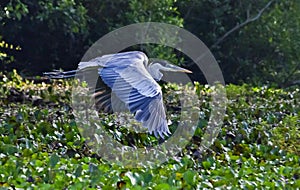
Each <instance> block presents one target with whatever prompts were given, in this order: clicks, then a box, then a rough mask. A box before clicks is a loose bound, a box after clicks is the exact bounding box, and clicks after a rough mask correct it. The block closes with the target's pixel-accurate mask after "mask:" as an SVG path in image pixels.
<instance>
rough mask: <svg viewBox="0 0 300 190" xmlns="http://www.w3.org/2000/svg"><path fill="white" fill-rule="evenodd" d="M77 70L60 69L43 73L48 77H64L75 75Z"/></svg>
mask: <svg viewBox="0 0 300 190" xmlns="http://www.w3.org/2000/svg"><path fill="white" fill-rule="evenodd" d="M77 71H78V70H72V71H60V70H54V71H52V72H45V73H43V74H44V75H45V76H46V77H49V78H51V79H65V78H72V77H75V75H76V72H77Z"/></svg>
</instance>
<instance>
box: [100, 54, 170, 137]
mask: <svg viewBox="0 0 300 190" xmlns="http://www.w3.org/2000/svg"><path fill="white" fill-rule="evenodd" d="M144 61H148V59H147V57H146V55H145V54H144V53H142V52H126V53H119V54H115V55H114V56H111V57H110V59H109V60H107V62H106V63H105V64H104V65H103V67H102V68H99V70H98V71H99V75H100V77H101V79H102V80H103V82H104V83H105V84H106V85H107V86H108V87H110V88H111V90H112V93H114V94H115V95H116V97H117V99H119V100H121V101H122V102H123V103H124V104H125V106H126V107H127V108H128V109H129V111H130V112H131V113H134V114H135V119H136V120H137V121H140V122H142V124H143V126H144V127H147V128H148V130H149V132H150V133H152V132H153V133H154V134H155V135H156V136H157V135H158V134H159V135H160V136H161V137H163V136H164V135H168V133H169V134H170V131H169V128H168V125H167V120H166V113H165V109H164V106H163V100H162V92H161V89H160V86H159V85H158V84H157V83H156V82H155V80H154V79H153V78H152V77H151V75H150V74H149V73H148V71H147V70H146V69H145V67H144V64H143V62H144ZM112 101H114V100H113V99H112ZM110 103H111V104H114V102H110Z"/></svg>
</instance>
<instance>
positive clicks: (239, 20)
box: [0, 0, 300, 86]
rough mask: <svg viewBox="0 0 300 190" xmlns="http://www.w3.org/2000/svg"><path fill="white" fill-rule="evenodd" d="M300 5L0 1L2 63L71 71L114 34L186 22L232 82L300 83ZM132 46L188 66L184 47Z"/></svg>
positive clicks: (290, 0) (260, 0)
mask: <svg viewBox="0 0 300 190" xmlns="http://www.w3.org/2000/svg"><path fill="white" fill-rule="evenodd" d="M299 4H300V2H299V1H297V0H286V1H280V0H253V1H242V0H238V1H237V0H201V1H199V0H177V1H176V0H163V1H161V0H153V1H148V0H139V1H138V0H125V1H110V0H101V1H99V0H56V1H50V0H6V1H5V2H4V3H2V4H1V5H0V21H1V25H0V37H1V41H2V42H1V44H2V46H0V52H1V54H0V60H1V61H2V62H3V63H4V62H9V64H6V65H5V67H4V64H1V68H3V69H8V70H9V69H12V68H18V69H19V71H27V72H29V73H31V74H40V73H41V72H43V71H46V70H49V69H50V70H51V69H54V68H55V69H58V68H63V69H71V68H74V67H76V65H77V64H78V62H79V61H80V59H81V57H82V56H83V54H84V52H85V51H86V50H87V49H88V48H89V47H90V45H91V44H93V43H94V42H95V41H96V40H98V39H99V38H101V37H102V36H103V35H105V34H106V33H108V32H109V31H112V30H114V29H116V28H119V27H122V26H126V25H128V24H132V23H138V22H148V21H152V22H164V23H169V24H174V25H177V26H180V27H184V28H185V29H187V30H189V31H190V32H192V33H194V34H195V35H196V36H198V37H199V38H200V39H201V40H203V41H204V43H205V44H206V45H207V46H208V47H209V48H210V49H211V50H212V52H213V54H214V55H215V57H216V58H217V60H218V62H219V64H220V66H221V69H222V71H223V74H224V77H225V80H226V81H227V82H232V83H239V82H252V83H256V84H266V83H268V82H271V83H274V84H277V85H279V86H289V85H293V84H297V83H298V82H299V81H298V79H299V73H300V72H299V70H300V68H299V67H300V66H299V65H300V64H299V61H298V60H299V53H298V51H300V50H299V43H300V41H299V35H300V31H299V30H300V27H299V25H300V11H299V8H300V7H299ZM1 44H0V45H1ZM5 44H9V45H12V47H14V48H10V47H11V46H8V45H5ZM16 47H18V48H17V49H16ZM131 49H140V50H143V51H145V52H146V53H147V54H148V55H149V57H159V58H164V59H168V60H170V61H172V62H173V63H177V64H179V63H183V62H185V63H186V64H187V63H189V60H187V59H185V61H184V60H183V59H179V58H180V57H183V56H182V54H180V52H176V51H174V50H173V49H171V48H168V47H164V46H161V45H153V44H147V45H141V46H136V47H132V48H131ZM4 55H5V56H4ZM178 55H180V56H178ZM197 75H201V73H195V76H197ZM195 79H197V77H195ZM198 79H199V78H198Z"/></svg>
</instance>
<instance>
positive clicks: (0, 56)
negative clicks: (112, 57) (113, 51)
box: [0, 0, 300, 189]
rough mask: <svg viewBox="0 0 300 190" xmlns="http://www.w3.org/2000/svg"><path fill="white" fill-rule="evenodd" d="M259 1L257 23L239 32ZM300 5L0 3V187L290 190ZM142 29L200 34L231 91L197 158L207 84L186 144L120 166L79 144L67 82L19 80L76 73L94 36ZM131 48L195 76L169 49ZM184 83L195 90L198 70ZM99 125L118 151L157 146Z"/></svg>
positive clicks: (294, 171) (233, 1) (298, 176)
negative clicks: (120, 146) (153, 162)
mask: <svg viewBox="0 0 300 190" xmlns="http://www.w3.org/2000/svg"><path fill="white" fill-rule="evenodd" d="M268 3H270V6H268V7H267V8H266V9H265V10H264V11H263V12H262V14H261V15H260V17H258V19H257V20H255V21H253V22H249V23H248V24H245V25H243V23H244V22H245V21H247V19H251V18H254V17H255V16H256V15H257V14H258V13H259V11H261V10H262V9H263V8H264V7H265V6H266V5H267V4H268ZM299 6H300V3H299V1H298V0H286V1H282V0H273V1H272V0H271V1H269V0H253V1H243V0H201V1H199V0H163V1H161V0H152V1H148V0H140V1H138V0H125V1H120V0H117V1H111V0H101V1H99V0H56V1H51V0H4V1H1V4H0V61H1V64H0V68H1V72H0V86H1V88H0V105H1V107H0V189H2V188H3V189H6V188H24V189H25V188H27V189H31V188H32V189H97V188H102V189H125V188H128V189H199V188H202V189H204V188H211V189H213V188H214V189H216V188H219V189H297V188H298V189H299V188H300V167H299V165H300V152H299V150H300V146H299V144H300V143H299V142H300V133H299V131H300V125H299V123H300V116H299V115H300V106H299V102H300V93H299V87H298V86H297V85H299V83H300V82H299V78H300V64H299V51H300V48H299V46H300V40H299V39H300V38H299V37H300V36H299V35H300V31H299V30H300V11H299V8H300V7H299ZM148 21H152V22H164V23H169V24H174V25H177V26H179V27H183V28H185V29H187V30H189V31H190V32H192V33H193V34H195V35H196V36H198V37H199V38H200V39H201V40H203V42H204V43H205V44H206V45H207V46H208V47H209V48H210V49H211V51H212V52H213V54H214V55H215V57H216V59H217V61H218V62H219V65H220V67H221V69H222V72H223V74H224V77H225V80H226V82H227V83H238V84H239V86H237V85H233V84H230V85H227V86H226V91H227V95H228V99H229V102H228V107H227V111H226V115H225V119H224V124H223V127H222V130H221V131H220V133H219V135H218V137H217V139H216V141H215V142H214V144H213V146H211V147H210V149H209V150H208V151H207V152H205V154H199V146H200V143H201V137H202V136H203V133H204V131H205V129H206V126H207V122H208V119H209V116H210V108H209V104H208V103H209V101H210V98H211V93H213V88H211V87H209V86H206V85H200V84H199V83H197V82H196V83H195V87H194V88H191V89H190V90H194V91H195V92H196V93H197V94H198V96H199V101H200V104H199V105H197V106H199V109H200V113H201V114H200V118H199V125H198V127H197V129H196V132H195V134H194V136H193V138H192V140H191V142H190V143H189V145H188V146H187V147H185V148H184V149H183V151H182V152H180V153H179V154H178V155H176V156H174V157H173V158H172V159H170V160H169V161H168V162H166V163H164V164H163V165H161V166H158V167H156V168H147V167H142V168H136V169H129V168H124V167H121V166H118V165H115V164H111V163H108V162H106V161H105V160H103V159H101V157H99V156H98V155H97V154H95V153H94V152H92V151H91V150H90V149H89V147H87V146H86V144H85V139H84V138H83V137H82V136H81V135H80V133H79V132H78V129H77V126H76V122H75V120H74V116H73V114H72V108H71V107H70V97H71V86H72V82H73V81H72V80H68V81H61V80H56V81H48V80H45V79H43V78H35V80H34V81H31V80H28V79H24V78H27V77H28V76H30V75H39V74H41V73H42V72H44V71H49V70H52V69H59V68H62V69H64V70H67V69H74V68H76V66H77V64H78V62H79V61H80V59H81V57H82V56H83V54H84V53H85V51H86V50H87V49H88V48H89V47H90V45H92V44H93V43H94V42H95V41H96V40H98V39H99V38H100V37H102V36H103V35H104V34H106V33H108V32H110V31H112V30H114V29H117V28H119V27H122V26H126V25H128V24H131V23H138V22H148ZM240 25H241V27H239V26H240ZM235 27H237V30H235V31H234V32H232V33H229V35H228V36H226V37H225V38H224V39H223V40H220V39H222V36H224V35H226V34H227V33H228V32H229V31H230V30H231V29H233V28H235ZM132 49H139V50H142V51H145V52H146V53H147V54H148V55H149V56H150V57H159V58H163V59H168V60H170V61H171V62H173V63H175V64H182V65H184V66H185V67H187V68H189V69H191V70H193V68H194V65H193V63H191V62H190V60H189V59H188V58H186V57H184V55H182V54H180V53H179V52H175V51H174V50H172V49H171V48H167V47H163V46H156V45H151V44H150V45H147V44H146V45H145V44H144V45H141V46H136V47H132ZM14 69H17V71H16V70H14ZM193 71H194V70H193ZM18 73H19V74H20V75H22V77H21V76H20V75H19V74H18ZM191 77H192V79H193V80H198V81H200V82H201V84H203V83H205V79H204V78H203V77H202V75H201V72H200V71H199V72H197V71H194V74H193V75H191ZM245 82H246V83H247V84H245ZM162 89H163V92H164V96H165V97H164V100H165V101H166V102H165V103H166V105H167V106H168V108H176V106H178V104H179V103H178V102H177V101H176V98H175V97H172V96H170V92H178V93H179V94H180V93H184V92H183V91H184V88H182V87H180V86H177V85H174V84H162ZM170 97H171V98H170ZM168 110H169V109H168ZM175 110H176V109H175ZM168 115H169V116H172V121H173V124H172V125H171V127H170V128H171V130H173V131H174V130H175V129H176V122H177V120H178V118H179V113H177V112H176V111H172V109H171V110H169V112H168ZM105 122H106V121H105ZM105 122H103V125H104V127H105V128H106V130H108V131H109V132H111V133H115V134H119V135H115V138H116V140H118V141H120V142H122V143H125V144H126V143H128V145H129V143H130V144H134V145H136V146H145V144H146V145H147V144H157V143H159V142H158V140H157V139H156V138H155V137H153V136H151V135H148V134H135V133H133V132H132V131H130V130H129V129H126V128H120V127H119V126H117V125H116V124H115V123H114V124H113V125H112V126H110V125H108V124H107V123H105ZM107 122H110V121H107ZM116 132H117V133H116Z"/></svg>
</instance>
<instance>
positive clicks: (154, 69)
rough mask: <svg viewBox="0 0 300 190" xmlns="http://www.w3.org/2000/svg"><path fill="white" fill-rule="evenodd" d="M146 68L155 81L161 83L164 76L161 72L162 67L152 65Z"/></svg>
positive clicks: (157, 64) (155, 64) (156, 64)
mask: <svg viewBox="0 0 300 190" xmlns="http://www.w3.org/2000/svg"><path fill="white" fill-rule="evenodd" d="M146 68H147V71H148V72H149V73H150V75H151V76H152V78H154V80H156V81H160V79H161V78H162V76H163V74H162V73H161V72H160V69H161V68H162V66H161V65H160V64H159V63H150V64H149V65H148V67H146Z"/></svg>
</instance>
